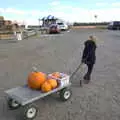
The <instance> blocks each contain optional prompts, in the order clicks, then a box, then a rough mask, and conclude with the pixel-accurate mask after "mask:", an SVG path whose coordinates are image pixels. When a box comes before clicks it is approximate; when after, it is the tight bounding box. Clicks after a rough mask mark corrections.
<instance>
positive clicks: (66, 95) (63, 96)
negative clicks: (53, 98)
mask: <svg viewBox="0 0 120 120" xmlns="http://www.w3.org/2000/svg"><path fill="white" fill-rule="evenodd" d="M71 96H72V91H71V90H70V89H69V88H64V89H62V90H61V91H60V98H61V100H62V101H67V100H68V99H70V98H71Z"/></svg>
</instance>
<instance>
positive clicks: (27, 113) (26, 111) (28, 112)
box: [21, 104, 38, 120]
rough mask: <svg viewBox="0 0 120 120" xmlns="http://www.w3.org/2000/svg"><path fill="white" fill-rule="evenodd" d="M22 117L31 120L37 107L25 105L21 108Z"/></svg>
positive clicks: (35, 114)
mask: <svg viewBox="0 0 120 120" xmlns="http://www.w3.org/2000/svg"><path fill="white" fill-rule="evenodd" d="M21 112H22V118H23V120H33V119H34V118H35V117H36V116H37V113H38V109H37V107H36V106H35V105H33V104H31V105H26V106H24V107H23V109H22V111H21Z"/></svg>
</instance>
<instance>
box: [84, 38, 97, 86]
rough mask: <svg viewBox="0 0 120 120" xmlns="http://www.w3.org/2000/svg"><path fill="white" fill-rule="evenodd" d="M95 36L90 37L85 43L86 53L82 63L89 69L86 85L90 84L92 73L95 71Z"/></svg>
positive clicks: (85, 79) (86, 75) (85, 76)
mask: <svg viewBox="0 0 120 120" xmlns="http://www.w3.org/2000/svg"><path fill="white" fill-rule="evenodd" d="M95 40H96V39H95V37H94V36H89V39H88V40H87V41H85V43H84V45H85V48H84V51H83V56H82V63H84V64H86V65H87V67H88V71H87V73H86V74H85V75H84V81H85V83H86V84H88V83H89V81H90V79H91V73H92V70H93V66H94V64H95V62H96V55H95V52H96V47H97V46H96V41H95Z"/></svg>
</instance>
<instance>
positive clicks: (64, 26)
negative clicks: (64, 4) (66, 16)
mask: <svg viewBox="0 0 120 120" xmlns="http://www.w3.org/2000/svg"><path fill="white" fill-rule="evenodd" d="M57 24H58V25H59V27H60V30H64V31H65V30H68V25H67V24H65V23H63V22H58V23H57Z"/></svg>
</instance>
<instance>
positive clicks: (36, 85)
mask: <svg viewBox="0 0 120 120" xmlns="http://www.w3.org/2000/svg"><path fill="white" fill-rule="evenodd" d="M45 80H46V74H44V73H42V72H37V71H34V72H31V73H30V74H29V75H28V81H27V83H28V86H29V87H30V88H32V89H40V87H41V85H42V84H43V83H44V82H45Z"/></svg>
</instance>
